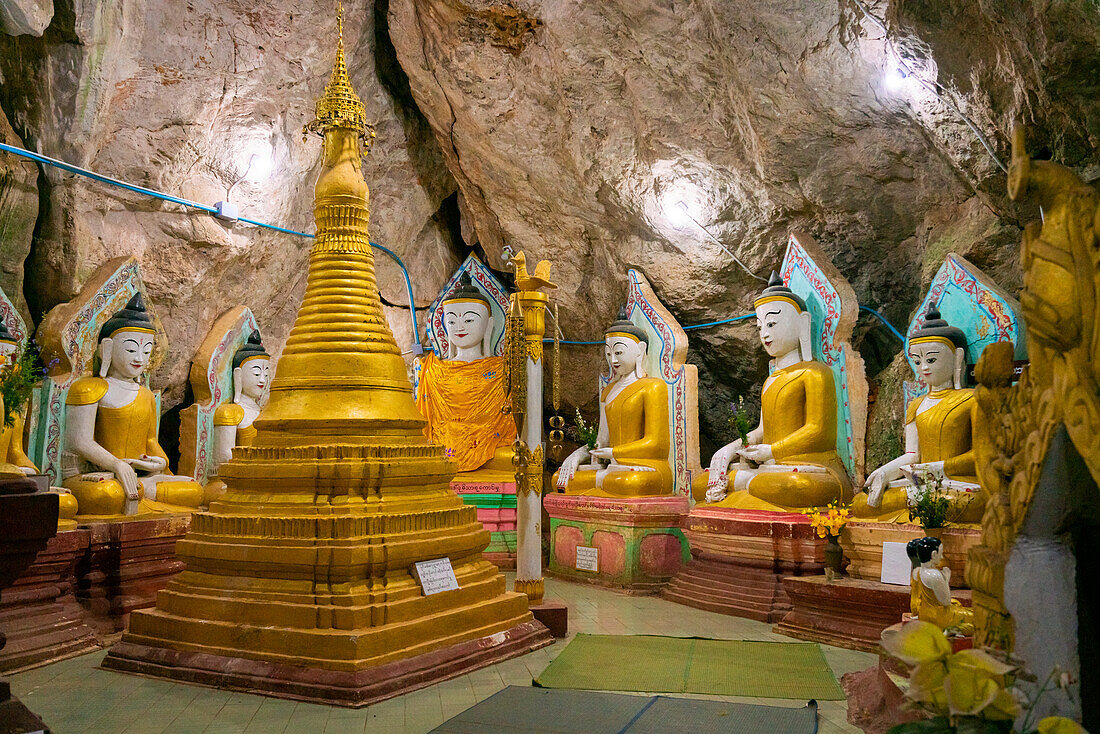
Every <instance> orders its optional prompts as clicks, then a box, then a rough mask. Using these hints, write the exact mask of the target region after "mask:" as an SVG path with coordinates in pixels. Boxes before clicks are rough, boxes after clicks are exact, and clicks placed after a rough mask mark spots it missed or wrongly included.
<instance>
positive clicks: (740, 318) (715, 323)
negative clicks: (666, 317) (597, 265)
mask: <svg viewBox="0 0 1100 734" xmlns="http://www.w3.org/2000/svg"><path fill="white" fill-rule="evenodd" d="M859 308H860V310H861V311H866V312H867V313H869V314H871V315H872V316H874V317H875V318H877V319H878V320H879V321H881V322H882V324H883V325H884V326H885V327H886V328H887V329H889V330H890V333H892V334H893V335H894V336H896V337H897V338H898V339H900V340H901V341H902V342H904V341H905V337H904V336H902V334H901V332H900V331H898V330H897V329H895V328H894V325H893V324H891V323H890V322H889V321H887V320H886V317H885V316H883V315H882V314H880V313H879V312H878V311H876V310H875V309H873V308H870V307H869V306H860V307H859ZM753 316H754V314H751V313H750V314H745V315H744V316H734V317H733V318H731V319H721V320H719V321H708V322H706V323H705V324H692V325H691V326H682V327H680V328H682V329H683V330H684V331H691V330H692V329H705V328H707V327H709V326H719V325H721V324H732V323H734V322H735V321H744V320H746V319H751V318H752V317H753ZM553 341H554V340H553V339H543V342H546V343H553ZM558 343H559V344H576V345H585V346H588V345H595V344H603V342H574V341H565V340H564V339H563V340H561V341H560V342H558Z"/></svg>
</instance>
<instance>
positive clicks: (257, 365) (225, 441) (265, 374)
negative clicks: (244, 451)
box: [204, 331, 271, 505]
mask: <svg viewBox="0 0 1100 734" xmlns="http://www.w3.org/2000/svg"><path fill="white" fill-rule="evenodd" d="M270 378H271V356H270V355H269V354H268V353H267V351H265V350H264V345H263V340H262V339H261V338H260V332H258V331H253V332H252V334H251V335H249V337H248V341H246V342H245V343H244V344H243V345H242V346H241V348H240V349H238V350H237V351H236V353H235V354H234V355H233V401H232V402H226V403H222V404H221V405H219V406H218V409H217V410H215V411H214V461H215V462H216V464H217V465H218V466H220V465H221V464H223V463H224V462H226V461H229V460H230V459H231V458H233V447H234V446H251V445H252V441H253V439H255V438H256V427H255V426H253V425H252V422H253V421H255V420H256V416H258V415H259V414H260V410H261V409H262V408H263V404H264V402H266V398H267V392H266V388H267V385H268V383H269V382H270ZM225 489H226V487H225V483H224V482H222V481H221V480H219V479H217V478H216V477H215V478H214V479H211V480H210V481H209V482H207V483H206V487H205V490H204V491H205V499H204V504H207V505H209V504H210V502H212V501H213V500H215V499H217V498H218V497H220V496H221V495H222V494H224V493H225Z"/></svg>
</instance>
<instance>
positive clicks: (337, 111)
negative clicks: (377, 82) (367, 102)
mask: <svg viewBox="0 0 1100 734" xmlns="http://www.w3.org/2000/svg"><path fill="white" fill-rule="evenodd" d="M336 28H337V32H338V33H339V40H338V41H337V44H336V63H335V64H333V66H332V77H331V78H330V79H329V83H328V85H327V86H325V93H324V94H323V95H321V98H320V99H318V100H317V116H316V117H315V118H314V119H313V120H312V121H311V122H309V123H307V124H306V125H305V126H304V127H303V128H302V138H303V139H305V138H306V137H307V136H308V135H309V133H316V134H317V135H320V136H322V137H324V134H325V131H326V130H329V129H331V128H342V129H345V130H352V131H354V132H357V133H359V138H360V140H362V141H363V142H364V144H365V146H366V147H367V148H368V149H369V148H370V146H371V143H372V142H373V141H374V126H373V125H371V124H370V123H369V122H367V110H366V107H365V106H364V105H363V101H362V100H361V99H359V95H358V94H356V93H355V89H353V88H352V86H351V79H350V78H349V77H348V65H347V62H346V61H345V60H344V6H343V4H341V5H340V8H339V10H338V11H337V12H336Z"/></svg>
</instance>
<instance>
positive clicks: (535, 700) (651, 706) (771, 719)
mask: <svg viewBox="0 0 1100 734" xmlns="http://www.w3.org/2000/svg"><path fill="white" fill-rule="evenodd" d="M815 731H817V704H816V703H814V702H813V701H811V702H810V703H809V704H807V705H806V706H800V707H798V708H784V707H778V706H759V705H755V704H744V703H726V702H724V701H710V700H707V699H699V698H669V697H667V696H652V697H650V696H631V695H628V694H625V693H600V692H597V691H568V690H561V691H550V690H543V689H539V688H524V687H520V686H509V687H507V688H505V689H504V690H502V691H500V692H498V693H496V694H494V695H493V696H491V697H490V698H487V699H485V700H484V701H482V702H481V703H479V704H477V705H476V706H473V707H472V708H469V709H466V710H465V711H463V712H462V713H461V714H459V715H458V716H455V717H454V718H452V719H449V720H447V721H446V722H444V723H443V725H442V726H440V727H439V728H437V729H434V730H433V731H432V734H484V733H485V732H493V733H494V734H680V732H684V733H685V734H687V733H689V732H690V734H699V732H725V733H726V734H761V732H767V734H813V733H814V732H815Z"/></svg>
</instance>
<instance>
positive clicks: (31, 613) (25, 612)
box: [0, 528, 99, 672]
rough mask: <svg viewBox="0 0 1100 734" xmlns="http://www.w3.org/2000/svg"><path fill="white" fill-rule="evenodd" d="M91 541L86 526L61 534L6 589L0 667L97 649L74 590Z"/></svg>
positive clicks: (0, 607) (0, 610)
mask: <svg viewBox="0 0 1100 734" xmlns="http://www.w3.org/2000/svg"><path fill="white" fill-rule="evenodd" d="M89 539H90V532H89V531H88V530H86V529H84V528H79V529H76V530H66V531H64V532H61V533H58V534H57V535H55V536H54V537H53V538H51V539H50V541H49V543H48V544H47V545H46V547H45V548H44V549H43V550H41V551H40V552H39V553H38V556H37V557H36V558H35V559H34V563H33V564H32V565H31V566H30V567H29V568H28V569H27V570H26V571H24V572H23V573H22V574H21V575H20V576H19V578H17V579H16V580H15V582H14V583H13V584H12V585H11V587H9V588H8V589H6V590H5V591H4V595H3V599H0V631H2V632H3V633H4V635H5V636H6V637H7V640H8V643H7V645H6V646H5V647H4V649H3V650H0V670H2V671H5V672H12V671H16V670H21V669H23V668H28V667H32V666H35V665H40V664H42V663H46V662H50V661H54V660H60V659H63V658H67V657H72V656H73V655H80V654H81V653H84V652H87V651H88V650H92V649H95V648H97V647H99V643H98V641H97V640H96V638H95V634H94V632H93V630H92V628H91V627H89V626H88V624H87V623H86V619H85V617H86V614H85V612H84V609H83V608H82V607H81V606H80V604H78V603H77V601H76V596H75V594H74V591H75V587H76V576H75V571H76V565H77V563H78V562H80V561H81V560H82V559H83V558H84V556H85V554H86V553H87V551H88V544H89Z"/></svg>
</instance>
